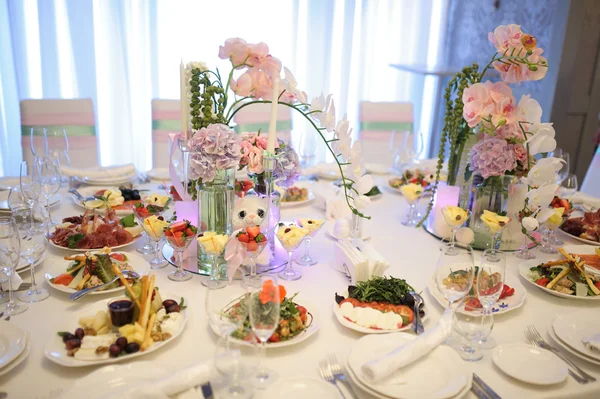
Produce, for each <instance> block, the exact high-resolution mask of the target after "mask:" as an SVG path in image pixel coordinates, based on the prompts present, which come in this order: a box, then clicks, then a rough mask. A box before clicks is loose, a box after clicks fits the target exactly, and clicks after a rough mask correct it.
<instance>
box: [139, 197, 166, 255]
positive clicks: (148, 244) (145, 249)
mask: <svg viewBox="0 0 600 399" xmlns="http://www.w3.org/2000/svg"><path fill="white" fill-rule="evenodd" d="M148 205H150V206H148ZM132 209H133V213H134V214H135V215H136V217H139V218H142V219H144V218H147V217H150V216H152V215H157V216H162V214H163V212H164V210H165V209H164V208H163V207H160V206H155V205H151V204H147V203H145V202H144V201H143V200H142V201H141V202H140V203H139V205H133V207H132ZM143 233H144V236H145V237H146V239H145V242H144V245H142V246H141V247H139V248H138V249H137V251H138V252H139V253H141V254H143V255H154V254H155V249H154V245H153V242H152V239H151V238H150V235H149V234H148V233H146V230H145V229H144V230H143Z"/></svg>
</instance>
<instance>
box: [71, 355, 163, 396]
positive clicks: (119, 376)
mask: <svg viewBox="0 0 600 399" xmlns="http://www.w3.org/2000/svg"><path fill="white" fill-rule="evenodd" d="M167 375H169V372H168V371H166V370H164V369H162V368H160V367H157V365H156V363H152V362H135V363H128V364H112V365H110V366H104V367H102V368H99V369H98V370H95V371H93V372H91V373H89V374H88V375H86V376H83V377H80V378H76V379H75V383H74V384H73V386H72V387H71V388H70V389H69V390H68V391H66V392H65V393H64V394H63V396H61V397H62V398H63V399H79V398H87V399H93V398H103V397H110V396H112V395H111V394H113V393H114V391H115V390H118V389H122V388H124V387H126V386H127V385H129V386H133V385H135V384H138V383H141V382H143V381H151V380H156V379H159V378H163V377H166V376H167ZM90 387H94V389H90Z"/></svg>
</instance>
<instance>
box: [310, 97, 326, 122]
mask: <svg viewBox="0 0 600 399" xmlns="http://www.w3.org/2000/svg"><path fill="white" fill-rule="evenodd" d="M329 97H331V94H330V95H329V96H327V98H328V99H329ZM324 108H325V96H323V93H321V95H320V96H319V97H315V98H313V99H312V100H311V101H310V112H311V114H310V116H311V117H312V118H313V119H314V120H317V121H320V120H321V116H323V109H324ZM313 111H319V112H313Z"/></svg>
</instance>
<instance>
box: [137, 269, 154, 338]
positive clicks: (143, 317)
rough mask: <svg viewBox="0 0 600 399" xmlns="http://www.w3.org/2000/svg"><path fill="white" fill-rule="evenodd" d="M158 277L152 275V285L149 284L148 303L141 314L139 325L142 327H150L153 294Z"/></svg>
mask: <svg viewBox="0 0 600 399" xmlns="http://www.w3.org/2000/svg"><path fill="white" fill-rule="evenodd" d="M155 277H156V276H155V275H152V277H150V283H149V284H148V296H147V297H146V303H145V304H144V308H143V309H142V312H141V313H140V320H139V323H140V324H141V325H142V327H144V328H146V326H148V316H149V315H150V306H151V304H152V293H153V292H154V278H155Z"/></svg>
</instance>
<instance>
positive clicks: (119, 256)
mask: <svg viewBox="0 0 600 399" xmlns="http://www.w3.org/2000/svg"><path fill="white" fill-rule="evenodd" d="M110 257H111V258H113V259H114V260H118V261H119V262H125V255H123V254H120V253H114V254H110Z"/></svg>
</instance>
